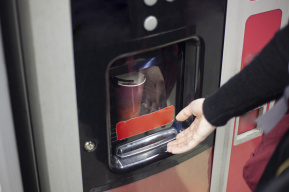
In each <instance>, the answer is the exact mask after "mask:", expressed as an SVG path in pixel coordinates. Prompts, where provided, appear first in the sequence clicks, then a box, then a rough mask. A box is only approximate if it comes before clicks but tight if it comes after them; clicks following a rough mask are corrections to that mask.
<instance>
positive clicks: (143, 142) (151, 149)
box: [112, 128, 178, 170]
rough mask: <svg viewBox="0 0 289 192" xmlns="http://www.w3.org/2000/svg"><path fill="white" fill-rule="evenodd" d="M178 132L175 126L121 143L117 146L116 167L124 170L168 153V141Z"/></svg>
mask: <svg viewBox="0 0 289 192" xmlns="http://www.w3.org/2000/svg"><path fill="white" fill-rule="evenodd" d="M177 134H178V132H177V130H176V129H175V128H170V129H166V130H164V131H160V132H157V133H155V134H152V135H149V136H147V137H143V138H141V139H138V140H136V141H133V142H130V143H126V144H124V145H121V146H119V147H117V149H116V155H113V157H112V163H113V165H114V167H115V168H116V169H119V170H123V169H127V168H131V167H134V166H137V165H141V164H143V163H145V162H148V161H150V160H152V159H155V158H156V157H158V156H161V155H163V154H164V153H166V151H167V143H168V142H170V141H172V140H174V139H175V138H176V135H177Z"/></svg>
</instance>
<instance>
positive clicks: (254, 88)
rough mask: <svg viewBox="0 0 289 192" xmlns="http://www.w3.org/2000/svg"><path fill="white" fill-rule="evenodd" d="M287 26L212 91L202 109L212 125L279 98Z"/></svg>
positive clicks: (288, 42) (285, 77)
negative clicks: (252, 58) (235, 72)
mask: <svg viewBox="0 0 289 192" xmlns="http://www.w3.org/2000/svg"><path fill="white" fill-rule="evenodd" d="M288 61H289V25H287V26H286V27H285V28H283V29H282V30H280V31H279V32H277V33H276V34H275V36H274V38H273V39H272V40H271V41H270V42H269V43H268V44H267V45H266V46H265V47H264V49H263V50H262V51H261V52H260V54H259V55H258V56H257V57H256V58H255V59H254V60H253V61H252V62H251V63H250V64H249V65H247V66H246V67H245V68H244V69H243V70H242V71H241V72H240V73H238V74H237V75H235V76H234V77H232V78H231V79H230V80H229V81H228V82H227V83H225V84H224V85H223V86H222V87H221V88H220V89H219V90H218V91H217V92H216V93H215V94H213V95H212V96H210V97H208V98H206V99H205V102H204V105H203V111H204V115H205V117H206V119H207V120H208V121H209V122H210V123H211V124H212V125H214V126H222V125H225V124H226V123H227V121H228V120H229V119H231V118H232V117H235V116H239V115H242V114H244V113H245V112H247V111H249V110H252V109H254V108H256V107H258V106H260V105H262V104H264V103H266V102H269V101H271V100H273V99H276V98H278V97H280V96H281V95H282V93H283V91H284V88H285V87H286V86H287V85H288V83H289V74H288Z"/></svg>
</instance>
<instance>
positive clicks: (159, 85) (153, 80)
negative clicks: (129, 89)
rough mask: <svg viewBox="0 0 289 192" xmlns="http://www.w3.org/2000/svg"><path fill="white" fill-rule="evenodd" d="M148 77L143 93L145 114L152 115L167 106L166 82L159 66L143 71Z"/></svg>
mask: <svg viewBox="0 0 289 192" xmlns="http://www.w3.org/2000/svg"><path fill="white" fill-rule="evenodd" d="M141 73H143V74H144V75H145V77H146V82H145V86H144V91H143V97H144V103H143V106H144V114H147V113H151V112H154V111H157V110H159V109H162V108H164V107H166V106H167V104H166V89H165V81H164V77H163V75H162V72H161V70H160V68H159V67H158V66H152V67H149V68H146V69H144V70H142V71H141Z"/></svg>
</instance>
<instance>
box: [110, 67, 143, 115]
mask: <svg viewBox="0 0 289 192" xmlns="http://www.w3.org/2000/svg"><path fill="white" fill-rule="evenodd" d="M115 79H116V80H117V84H116V86H115V89H114V91H115V96H116V104H117V116H118V121H126V120H128V119H131V118H134V117H138V116H139V115H140V109H141V101H142V96H143V87H144V83H145V81H146V78H145V76H144V75H143V74H142V73H139V72H132V73H127V74H123V75H119V76H116V77H115Z"/></svg>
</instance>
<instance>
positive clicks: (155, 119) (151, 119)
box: [116, 105, 175, 140]
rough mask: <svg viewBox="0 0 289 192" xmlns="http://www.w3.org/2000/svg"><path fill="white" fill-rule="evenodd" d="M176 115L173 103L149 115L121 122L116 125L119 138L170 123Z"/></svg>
mask: <svg viewBox="0 0 289 192" xmlns="http://www.w3.org/2000/svg"><path fill="white" fill-rule="evenodd" d="M174 117H175V107H174V106H173V105H172V106H169V107H166V108H164V109H161V110H159V111H156V112H153V113H150V114H147V115H143V116H140V117H136V118H133V119H130V120H127V121H122V122H119V123H118V124H117V125H116V135H117V139H118V140H120V139H125V138H127V137H131V136H134V135H137V134H140V133H143V132H146V131H149V130H152V129H155V128H157V127H161V126H163V125H166V124H169V123H170V122H172V121H173V120H174Z"/></svg>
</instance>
